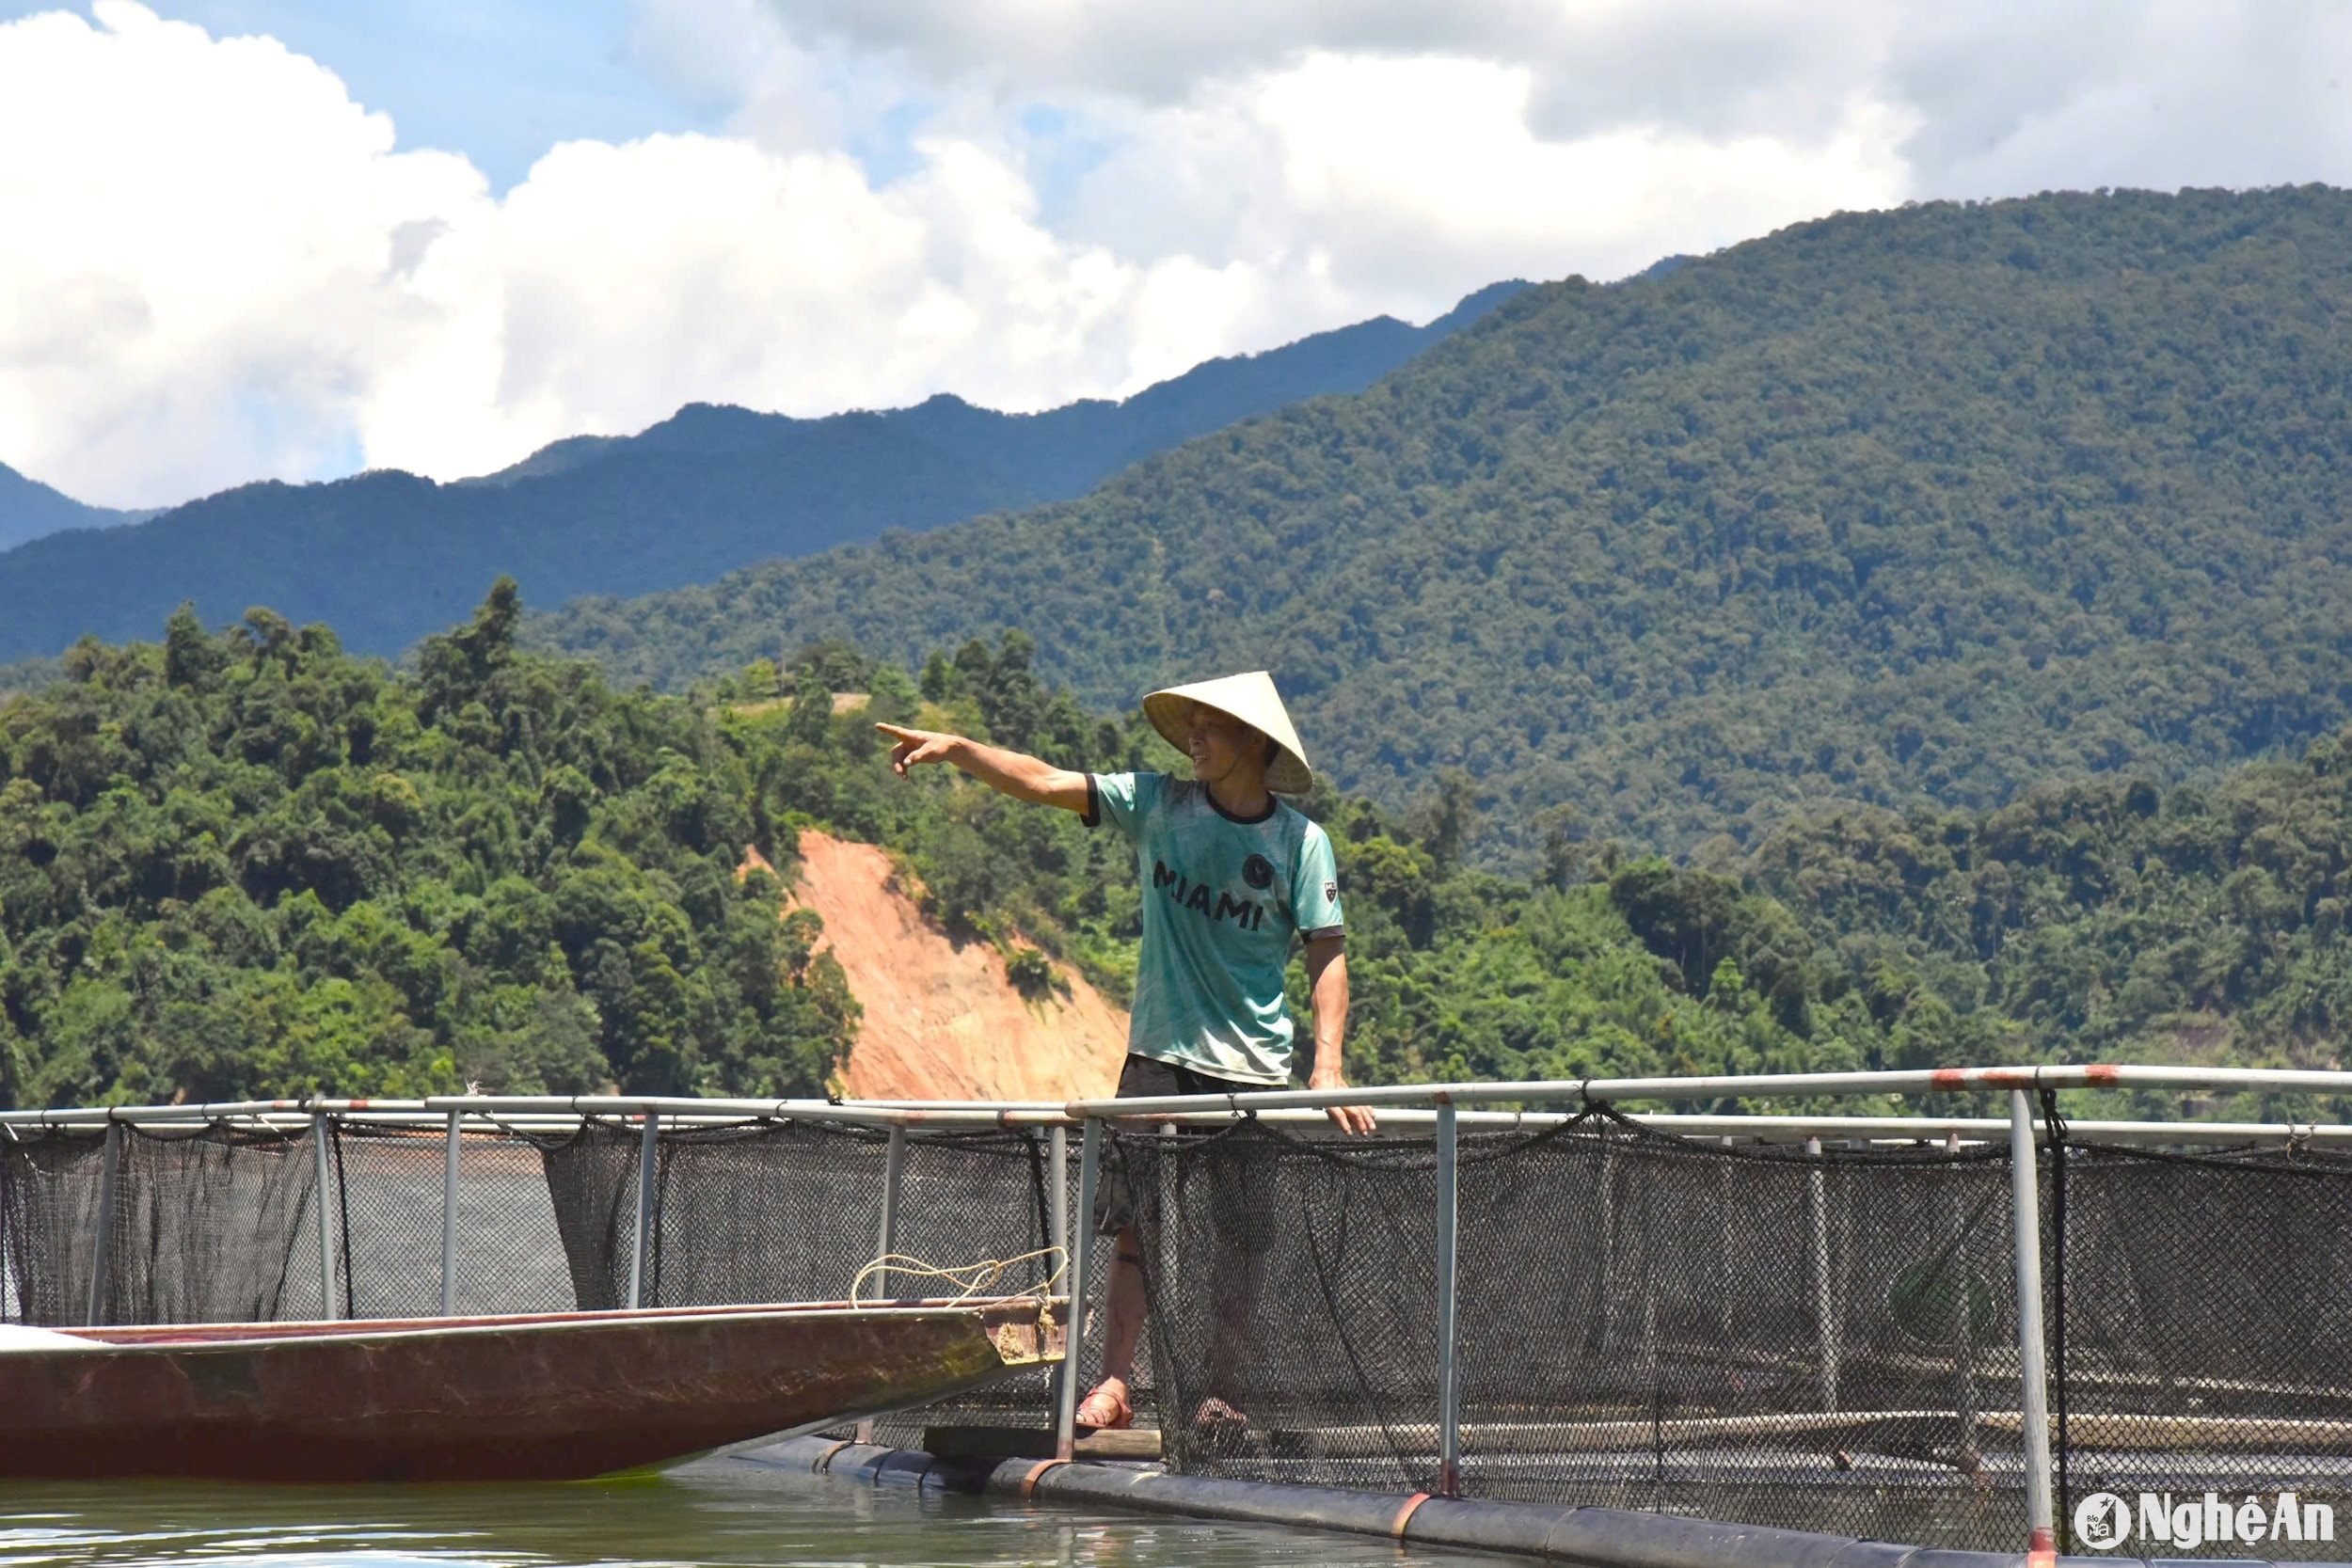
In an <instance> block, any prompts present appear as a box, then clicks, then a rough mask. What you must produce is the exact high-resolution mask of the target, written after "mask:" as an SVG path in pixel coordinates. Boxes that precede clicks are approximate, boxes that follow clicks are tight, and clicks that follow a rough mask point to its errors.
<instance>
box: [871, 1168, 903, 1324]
mask: <svg viewBox="0 0 2352 1568" xmlns="http://www.w3.org/2000/svg"><path fill="white" fill-rule="evenodd" d="M906 1170H907V1130H906V1129H905V1128H903V1127H894V1128H892V1129H891V1130H890V1142H889V1143H888V1144H887V1145H885V1146H884V1148H883V1153H882V1230H881V1235H880V1237H879V1238H878V1240H879V1242H880V1243H881V1247H882V1250H881V1251H879V1252H877V1253H876V1254H875V1255H874V1256H875V1257H877V1258H888V1257H890V1256H891V1255H892V1254H893V1253H896V1252H897V1251H898V1189H899V1185H900V1183H901V1182H902V1181H903V1180H904V1179H905V1177H906ZM874 1290H875V1292H876V1294H877V1295H878V1296H879V1297H880V1298H881V1299H882V1300H883V1301H888V1300H889V1299H890V1270H889V1269H888V1268H887V1267H884V1268H882V1269H879V1270H877V1271H875V1275H874Z"/></svg>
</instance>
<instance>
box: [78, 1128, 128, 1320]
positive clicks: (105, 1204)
mask: <svg viewBox="0 0 2352 1568" xmlns="http://www.w3.org/2000/svg"><path fill="white" fill-rule="evenodd" d="M98 1160H99V1166H98V1213H97V1216H96V1217H95V1219H94V1220H93V1221H92V1223H91V1225H90V1253H89V1293H88V1295H87V1297H86V1298H85V1299H84V1301H83V1303H82V1321H83V1322H84V1323H87V1324H89V1325H90V1326H91V1327H92V1328H95V1327H97V1326H98V1325H100V1324H101V1323H104V1322H105V1321H106V1259H107V1255H108V1254H109V1253H111V1252H113V1251H114V1244H115V1186H116V1182H117V1180H118V1173H119V1171H120V1169H121V1167H122V1124H121V1123H120V1122H119V1121H115V1120H112V1119H109V1120H108V1121H107V1123H106V1144H105V1148H103V1149H102V1150H100V1152H99V1156H98Z"/></svg>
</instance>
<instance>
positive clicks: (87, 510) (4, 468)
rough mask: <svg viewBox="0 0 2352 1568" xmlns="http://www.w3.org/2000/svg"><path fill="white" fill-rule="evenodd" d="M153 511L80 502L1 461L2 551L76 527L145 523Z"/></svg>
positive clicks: (0, 518)
mask: <svg viewBox="0 0 2352 1568" xmlns="http://www.w3.org/2000/svg"><path fill="white" fill-rule="evenodd" d="M154 515H155V514H154V513H152V512H124V511H119V510H117V509H116V508H114V507H110V506H92V505H90V504H89V503H88V502H87V501H77V500H75V499H73V498H72V496H69V495H67V494H66V493H65V492H63V491H62V490H57V489H55V488H53V487H51V486H49V485H46V484H43V483H41V482H40V481H39V480H37V479H30V478H27V477H26V476H25V475H24V474H21V473H18V472H17V471H16V470H15V469H14V468H11V467H8V465H7V464H6V463H0V550H8V549H12V548H14V547H15V546H19V545H23V544H28V543H30V542H31V541H33V540H35V539H39V538H41V537H43V536H45V535H47V534H52V533H62V532H64V531H66V530H67V529H75V528H119V527H121V526H122V525H123V524H125V523H136V522H143V521H145V520H146V519H147V518H150V517H152V516H154Z"/></svg>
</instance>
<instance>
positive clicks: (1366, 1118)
mask: <svg viewBox="0 0 2352 1568" xmlns="http://www.w3.org/2000/svg"><path fill="white" fill-rule="evenodd" d="M1307 1086H1308V1087H1309V1088H1311V1089H1343V1088H1345V1087H1347V1081H1346V1080H1345V1079H1343V1078H1342V1077H1341V1076H1340V1075H1339V1074H1338V1073H1336V1072H1334V1073H1331V1074H1328V1075H1326V1074H1324V1073H1320V1072H1318V1073H1316V1074H1315V1075H1314V1076H1313V1077H1312V1078H1311V1079H1309V1080H1308V1082H1307ZM1323 1114H1324V1115H1325V1116H1327V1117H1330V1118H1331V1125H1332V1126H1334V1127H1336V1128H1338V1129H1339V1130H1340V1131H1341V1132H1350V1133H1358V1132H1372V1131H1374V1130H1375V1128H1376V1127H1378V1125H1379V1123H1378V1121H1377V1120H1376V1119H1375V1117H1373V1114H1372V1107H1371V1106H1369V1105H1327V1106H1325V1107H1324V1108H1323Z"/></svg>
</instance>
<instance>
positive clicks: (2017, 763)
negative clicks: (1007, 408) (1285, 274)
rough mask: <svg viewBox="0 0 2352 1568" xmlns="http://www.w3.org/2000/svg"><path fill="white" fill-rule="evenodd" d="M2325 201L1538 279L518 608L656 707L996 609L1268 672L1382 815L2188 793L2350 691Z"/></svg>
mask: <svg viewBox="0 0 2352 1568" xmlns="http://www.w3.org/2000/svg"><path fill="white" fill-rule="evenodd" d="M2348 284H2352V195H2346V194H2344V193H2342V192H2337V191H2332V190H2326V189H2320V188H2309V189H2300V190H2280V191H2269V192H2261V193H2254V194H2249V195H2234V194H2228V193H2214V192H2192V193H2185V194H2183V195H2180V196H2177V197H2171V196H2157V195H2148V194H2136V193H2117V194H2112V195H2108V194H2099V195H2064V196H2048V197H2039V198H2032V199H2030V200H2022V201H2007V202H1999V203H1994V204H1989V205H1971V206H1962V205H1952V204H1948V203H1940V204H1932V205H1926V206H1918V207H1910V208H1905V209H1903V210H1901V211H1897V212H1888V213H1879V214H1860V215H1847V216H1839V217H1836V218H1831V219H1827V220H1824V221H1821V222H1818V223H1810V224H1805V225H1802V226H1800V227H1797V228H1794V229H1790V230H1786V231H1783V232H1781V233H1779V234H1776V235H1773V236H1772V237H1770V238H1768V239H1765V240H1760V241H1757V242H1755V243H1753V244H1749V245H1740V246H1738V247H1735V248H1733V249H1731V250H1728V251H1725V252H1723V253H1721V254H1719V255H1715V256H1711V257H1708V258H1706V259H1704V260H1701V261H1693V262H1692V263H1690V264H1688V265H1685V266H1683V267H1680V268H1679V269H1677V270H1675V271H1673V272H1671V273H1670V274H1667V275H1665V276H1661V277H1649V278H1645V279H1642V280H1639V281H1636V282H1632V283H1629V284H1626V285H1623V286H1620V287H1613V288H1609V289H1599V288H1594V287H1590V286H1587V285H1585V284H1582V283H1581V282H1577V281H1570V282H1568V283H1566V284H1562V285H1556V286H1548V287H1543V288H1538V289H1534V290H1532V291H1529V292H1528V293H1523V294H1520V295H1518V297H1516V298H1514V299H1513V300H1511V301H1510V302H1509V303H1507V304H1506V305H1504V306H1503V307H1502V309H1499V310H1497V311H1496V312H1495V313H1493V314H1492V315H1490V316H1489V317H1487V318H1486V319H1485V320H1484V321H1482V322H1480V323H1479V324H1478V325H1475V326H1473V327H1471V328H1470V329H1469V330H1467V331H1465V332H1463V333H1462V334H1460V335H1458V336H1457V337H1455V338H1454V339H1453V340H1451V341H1449V342H1447V343H1446V344H1444V345H1442V346H1441V347H1439V348H1438V349H1436V350H1433V351H1432V352H1431V353H1429V354H1427V355H1425V356H1422V358H1420V359H1418V360H1416V361H1414V362H1413V363H1412V364H1410V365H1408V366H1406V368H1405V369H1404V370H1402V371H1400V372H1397V373H1396V374H1395V375H1392V376H1391V377H1390V378H1389V379H1387V380H1386V381H1384V382H1382V383H1380V384H1379V385H1377V386H1375V387H1374V388H1371V389H1370V390H1368V391H1367V392H1365V393H1363V394H1362V395H1360V396H1358V397H1354V398H1349V399H1338V400H1325V401H1322V402H1318V403H1314V404H1307V405H1304V406H1299V407H1294V408H1290V409H1285V410H1283V411H1281V412H1279V413H1277V414H1275V415H1273V416H1270V417H1268V418H1266V419H1263V420H1257V421H1254V422H1252V423H1248V424H1246V425H1242V426H1238V427H1235V428H1233V429H1232V430H1229V431H1225V432H1221V433H1219V434H1217V435H1215V436H1210V437H1207V438H1205V439H1201V440H1198V441H1195V442H1193V443H1191V444H1189V445H1187V446H1184V447H1183V448H1180V449H1178V450H1176V451H1170V452H1168V453H1165V454H1163V455H1161V456H1158V457H1155V458H1152V459H1151V460H1149V461H1147V462H1145V463H1143V464H1141V465H1139V466H1138V467H1135V468H1133V469H1130V470H1128V471H1127V472H1125V473H1124V474H1122V475H1120V476H1119V477H1118V478H1116V479H1115V480H1113V481H1111V482H1110V483H1106V484H1105V485H1104V486H1103V487H1102V488H1101V489H1099V490H1098V491H1096V492H1095V493H1093V494H1092V495H1090V496H1089V497H1087V498H1085V499H1082V500H1078V501H1073V502H1071V503H1067V504H1063V505H1058V506H1053V507H1048V508H1044V509H1041V510H1036V511H1031V512H1027V513H1022V514H1018V515H1000V516H993V517H989V518H985V519H981V520H977V521H974V522H970V523H966V524H962V525H960V526H957V527H954V528H949V529H944V530H939V531H933V532H930V533H926V534H915V535H892V536H889V537H886V538H884V539H883V540H882V541H881V542H880V543H878V544H876V545H873V546H866V547H859V548H850V549H842V550H836V551H833V552H830V553H828V554H825V555H822V556H819V557H815V558H812V559H807V560H803V561H797V562H779V563H773V564H769V565H764V566H761V567H758V568H755V569H752V570H749V571H746V572H741V573H738V574H735V575H733V576H731V577H728V578H723V579H721V580H720V581H719V582H717V583H715V584H712V585H710V586H707V587H704V588H696V589H690V590H681V591H679V592H676V593H672V594H660V595H656V596H653V597H650V598H644V599H639V600H635V601H631V602H628V603H619V602H611V601H590V602H586V603H583V604H580V605H576V606H573V607H571V608H569V609H566V610H564V611H563V612H561V613H560V614H557V615H555V616H552V617H550V618H549V619H548V620H547V621H545V622H543V623H540V624H539V625H537V626H535V628H533V629H532V631H531V633H530V635H532V637H534V638H535V639H536V640H538V641H541V642H543V643H546V644H549V645H553V646H558V647H563V648H569V649H573V650H579V651H588V652H593V653H594V654H595V655H596V657H599V658H600V659H602V660H604V661H605V662H606V663H607V665H608V666H609V667H610V668H612V670H614V671H615V672H616V673H619V674H620V675H622V676H623V677H625V678H644V679H650V680H653V681H657V682H660V683H663V684H666V685H670V686H678V685H682V684H684V683H686V682H687V681H689V680H691V679H692V678H694V677H695V676H697V675H708V674H714V673H719V672H722V671H725V670H729V669H732V668H735V667H737V666H739V665H740V664H742V663H744V662H745V661H747V660H749V659H751V658H753V657H760V656H763V655H765V656H770V657H773V656H775V655H777V654H779V653H781V652H783V651H786V649H787V648H788V647H790V646H797V645H798V644H799V643H800V642H801V641H804V640H807V639H811V638H816V637H819V636H840V637H843V638H847V639H849V640H850V641H852V642H854V643H855V644H856V645H857V646H859V647H861V648H864V649H866V650H867V651H868V652H871V653H874V654H877V655H881V656H885V657H894V658H898V659H913V658H915V657H920V655H921V653H922V651H923V650H924V649H926V648H929V647H932V646H938V645H943V644H949V645H951V644H953V643H955V642H957V641H961V640H962V639H964V638H966V637H969V636H976V635H978V636H990V637H993V636H994V635H995V634H996V632H997V631H998V630H999V629H1000V628H1006V627H1019V628H1021V629H1023V630H1024V631H1025V633H1026V634H1028V635H1029V636H1031V637H1033V638H1034V639H1035V641H1036V648H1037V662H1038V665H1039V668H1040V669H1041V671H1043V672H1045V673H1048V674H1049V675H1050V676H1051V677H1052V678H1054V679H1055V680H1057V681H1067V682H1068V683H1070V684H1071V685H1072V686H1073V688H1074V689H1075V690H1076V691H1077V692H1078V694H1079V696H1080V697H1081V699H1082V700H1083V701H1085V702H1086V703H1088V704H1089V705H1098V706H1103V707H1110V706H1119V705H1125V704H1127V703H1130V702H1132V701H1133V699H1134V698H1135V696H1136V694H1137V693H1139V692H1141V691H1143V690H1145V689H1150V688H1152V687H1153V686H1157V685H1160V684H1164V683H1165V682H1168V681H1169V680H1173V679H1178V678H1183V677H1187V676H1198V675H1203V674H1210V673H1223V672H1226V671H1230V670H1234V669H1242V668H1248V667H1250V666H1253V665H1261V664H1262V665H1263V666H1265V667H1267V668H1270V669H1272V670H1274V671H1275V672H1276V673H1277V674H1278V676H1279V679H1280V681H1281V683H1282V685H1283V688H1284V689H1285V691H1286V692H1287V693H1288V695H1289V696H1290V697H1291V699H1292V701H1293V706H1294V711H1295V715H1296V717H1297V718H1298V720H1299V721H1300V727H1301V730H1302V733H1303V734H1304V736H1305V737H1306V740H1307V744H1308V747H1309V750H1310V752H1311V754H1312V755H1313V756H1314V758H1315V760H1316V761H1317V762H1318V763H1319V764H1321V765H1323V766H1325V767H1326V768H1328V770H1329V771H1330V772H1331V773H1332V775H1333V776H1334V777H1335V778H1336V779H1338V780H1339V781H1340V782H1341V783H1342V784H1344V785H1345V786H1346V787H1348V788H1350V789H1353V790H1358V791H1360V792H1363V793H1365V794H1366V795H1368V796H1370V797H1371V798H1373V799H1375V800H1379V801H1381V802H1383V803H1384V804H1385V805H1387V806H1389V807H1391V808H1394V807H1398V806H1401V805H1403V804H1405V803H1406V802H1408V801H1410V800H1413V799H1414V798H1416V797H1417V796H1418V795H1419V794H1421V793H1422V791H1423V790H1425V789H1426V788H1427V787H1428V785H1429V783H1430V781H1431V780H1432V779H1433V778H1434V777H1435V775H1436V774H1437V773H1438V771H1439V770H1440V769H1442V768H1449V767H1453V768H1463V769H1466V770H1468V772H1469V773H1470V775H1471V776H1472V777H1473V778H1474V779H1475V780H1476V781H1477V784H1476V792H1477V795H1478V798H1479V800H1480V802H1481V804H1482V806H1483V807H1484V808H1485V812H1486V823H1487V830H1486V832H1487V834H1488V839H1489V843H1490V845H1491V846H1492V852H1493V853H1495V854H1496V855H1498V856H1500V857H1502V858H1501V859H1500V860H1499V862H1498V863H1508V864H1513V865H1516V866H1518V867H1520V868H1525V867H1528V866H1531V865H1533V864H1534V860H1535V856H1536V853H1537V849H1538V847H1539V846H1540V844H1541V842H1542V841H1543V839H1544V837H1545V836H1546V834H1547V833H1548V832H1555V831H1556V832H1566V833H1567V834H1569V835H1570V836H1571V837H1574V836H1579V835H1581V836H1587V837H1609V836H1615V837H1620V838H1623V839H1626V840H1628V841H1629V842H1632V843H1636V844H1641V845H1646V846H1650V847H1658V848H1661V849H1665V850H1669V851H1682V850H1687V849H1690V848H1692V847H1697V846H1700V845H1702V844H1704V843H1705V842H1706V841H1708V840H1709V839H1710V838H1713V837H1715V836H1716V835H1720V834H1729V835H1731V838H1730V841H1729V842H1728V845H1727V846H1718V847H1717V848H1716V851H1715V852H1717V853H1722V852H1724V851H1725V849H1726V847H1728V848H1731V849H1736V848H1738V847H1743V846H1754V845H1755V844H1756V843H1757V842H1758V841H1759V840H1760V839H1761V838H1762V836H1763V835H1764V834H1765V833H1767V832H1769V831H1770V830H1771V829H1772V827H1773V826H1774V825H1775V824H1777V823H1778V822H1779V821H1781V820H1782V819H1783V818H1784V816H1786V815H1787V814H1788V810H1789V808H1790V807H1791V805H1792V804H1793V803H1795V802H1800V801H1821V800H1846V801H1851V802H1855V803H1860V804H1867V805H1876V806H1880V807H1884V808H1889V809H1894V810H1898V811H1910V810H1912V809H1914V808H1917V807H1922V806H1928V805H1933V806H1939V807H1942V808H1946V809H1959V810H1967V811H1984V810H1989V809H1991V808H1994V807H1997V806H1999V805H2001V804H2003V803H2004V802H2006V801H2008V800H2010V799H2011V798H2012V797H2013V796H2014V795H2015V794H2016V792H2017V791H2018V790H2019V789H2020V788H2021V787H2022V786H2024V785H2025V784H2027V783H2028V782H2031V781H2036V780H2053V779H2079V780H2095V779H2098V778H2102V777H2117V776H2122V775H2134V776H2144V777H2145V778H2147V779H2148V780H2150V781H2152V782H2153V783H2155V784H2171V783H2173V782H2176V781H2182V780H2192V779H2206V780H2210V779H2212V778H2215V777H2217V776H2218V773H2219V771H2220V770H2222V769H2224V768H2228V767H2229V766H2231V765H2233V764H2234V763H2237V762H2239V761H2242V760H2244V759H2247V758H2250V757H2254V756H2257V755H2261V754H2264V753H2265V752H2269V751H2271V750H2273V749H2274V748H2280V747H2282V746H2289V747H2291V746H2292V745H2294V744H2296V743H2299V742H2302V741H2304V740H2307V739H2309V738H2310V737H2312V736H2316V735H2319V734H2322V733H2325V732H2327V731H2328V730H2330V729H2332V728H2333V727H2335V726H2338V725H2340V724H2342V723H2344V721H2346V719H2347V718H2352V619H2347V617H2346V616H2345V614H2344V606H2345V605H2346V604H2352V507H2347V504H2346V502H2347V494H2346V488H2347V483H2352V462H2348V461H2347V458H2348V457H2352V453H2348V452H2347V451H2346V446H2347V442H2352V398H2348V397H2347V389H2348V388H2352V332H2348V331H2346V330H2345V321H2344V315H2345V309H2346V305H2347V301H2348V300H2352V289H2348V288H2347V285H2348Z"/></svg>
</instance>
